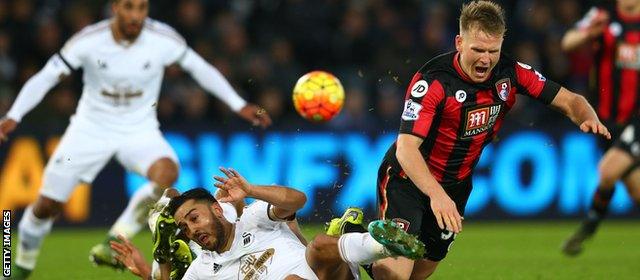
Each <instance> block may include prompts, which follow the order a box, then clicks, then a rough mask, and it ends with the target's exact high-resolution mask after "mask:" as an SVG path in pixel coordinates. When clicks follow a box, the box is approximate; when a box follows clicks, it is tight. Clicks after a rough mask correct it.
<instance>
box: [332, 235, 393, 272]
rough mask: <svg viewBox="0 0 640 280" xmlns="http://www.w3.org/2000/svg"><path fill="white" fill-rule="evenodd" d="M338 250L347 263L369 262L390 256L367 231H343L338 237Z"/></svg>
mask: <svg viewBox="0 0 640 280" xmlns="http://www.w3.org/2000/svg"><path fill="white" fill-rule="evenodd" d="M338 252H340V257H341V258H342V260H344V261H345V262H347V263H357V264H370V263H373V262H374V261H376V260H378V259H382V258H386V257H388V256H390V254H389V252H388V251H387V250H386V249H385V248H384V246H382V244H380V243H378V241H376V240H375V239H373V237H371V235H370V234H369V233H368V232H365V233H359V232H352V233H345V234H343V235H342V236H340V238H339V239H338Z"/></svg>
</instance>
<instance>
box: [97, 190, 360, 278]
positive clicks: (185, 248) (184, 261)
mask: <svg viewBox="0 0 640 280" xmlns="http://www.w3.org/2000/svg"><path fill="white" fill-rule="evenodd" d="M178 195H180V193H179V192H178V191H177V190H176V189H175V188H168V189H166V190H165V191H164V194H163V195H162V197H161V198H160V199H159V200H158V202H156V204H155V205H154V207H153V208H152V209H151V211H150V213H149V217H148V222H149V229H150V230H151V234H152V235H153V240H154V242H153V245H154V246H153V252H154V253H153V255H154V261H153V262H152V264H151V266H149V265H148V264H147V263H146V261H145V260H144V257H143V255H142V254H141V253H139V252H138V251H139V250H137V249H136V248H133V247H131V246H133V245H131V246H129V244H130V242H129V241H128V239H126V238H125V237H123V236H118V239H119V240H120V241H119V242H116V241H113V240H112V241H111V242H110V243H111V248H113V249H114V250H115V251H116V252H118V253H119V255H116V259H118V260H119V261H120V262H121V263H122V264H123V265H125V266H126V267H127V268H128V269H129V270H131V271H132V272H133V273H134V274H136V275H138V276H141V277H142V278H143V279H148V278H149V276H152V278H153V279H160V278H161V275H160V269H159V267H160V266H159V263H158V261H160V262H162V263H166V262H169V261H170V262H171V274H170V275H171V279H180V278H181V277H182V275H184V272H185V271H186V269H187V268H188V267H189V264H191V262H192V260H193V258H195V257H196V256H198V255H199V254H200V253H201V252H202V248H201V247H200V246H199V245H198V244H197V243H195V242H194V241H190V240H188V239H187V238H186V237H185V236H184V235H181V234H180V235H176V234H175V233H176V230H177V225H176V224H175V220H174V219H173V217H171V216H170V215H169V214H168V212H164V213H163V211H164V210H166V206H167V205H168V204H169V202H170V200H171V198H174V197H176V196H178ZM224 196H226V192H225V191H223V190H220V189H219V190H218V191H217V192H216V193H215V195H214V197H215V198H216V199H218V198H221V197H224ZM219 205H220V208H221V210H222V214H223V216H224V218H225V219H226V220H227V221H229V222H231V223H235V222H236V220H237V218H238V216H240V215H242V212H243V210H244V207H245V206H246V204H245V203H244V200H239V201H234V202H232V203H229V202H223V203H219ZM350 210H353V211H355V212H356V213H359V216H357V217H359V220H353V219H350V217H351V216H349V217H346V218H345V217H343V219H340V220H341V221H336V222H337V223H339V224H340V225H342V224H343V223H346V222H342V221H343V220H344V221H347V222H351V223H356V224H358V225H360V228H362V226H361V225H362V216H363V214H362V211H361V210H359V209H354V208H349V209H348V211H350ZM358 222H359V223H358ZM287 226H288V227H289V229H291V231H292V232H293V233H294V234H295V235H296V237H297V238H298V240H299V241H300V242H301V243H302V244H303V245H305V246H306V245H307V244H308V242H307V240H306V239H305V238H304V236H303V235H302V233H301V232H300V228H299V225H298V222H297V220H293V221H288V222H287ZM338 230H339V229H338ZM167 251H169V252H167Z"/></svg>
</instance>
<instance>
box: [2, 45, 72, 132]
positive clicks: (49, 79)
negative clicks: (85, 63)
mask: <svg viewBox="0 0 640 280" xmlns="http://www.w3.org/2000/svg"><path fill="white" fill-rule="evenodd" d="M62 63H63V62H62V61H61V59H60V57H58V55H57V54H56V55H54V56H53V57H51V59H49V61H48V62H47V64H46V65H45V66H44V68H42V69H41V70H40V72H38V73H36V74H35V75H33V77H31V78H30V79H29V80H28V81H27V82H26V83H25V84H24V86H23V87H22V89H21V90H20V92H19V93H18V97H17V98H16V101H15V102H14V103H13V105H12V106H11V109H9V112H7V115H6V116H5V117H4V118H2V120H0V144H1V143H2V142H3V141H6V140H7V138H8V136H9V134H10V133H11V132H13V130H15V129H16V127H17V126H18V123H19V122H20V121H21V120H22V117H24V115H26V114H27V113H28V112H29V111H31V110H32V109H33V108H34V107H36V105H38V104H39V103H40V101H42V99H43V98H44V96H45V95H46V94H47V92H48V91H49V90H50V89H51V88H52V87H53V86H55V85H56V84H57V83H58V82H59V81H60V78H61V77H64V75H66V74H67V73H66V71H67V70H66V69H65V68H64V67H66V66H62Z"/></svg>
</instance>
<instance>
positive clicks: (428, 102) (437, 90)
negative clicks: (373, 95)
mask: <svg viewBox="0 0 640 280" xmlns="http://www.w3.org/2000/svg"><path fill="white" fill-rule="evenodd" d="M444 98H445V92H444V88H443V87H442V84H441V83H440V81H438V80H435V79H429V77H427V75H425V74H423V73H420V72H418V73H416V74H415V75H414V76H413V79H411V83H409V86H408V87H407V92H406V95H405V100H404V110H403V111H402V117H401V121H400V133H405V134H413V135H415V136H418V137H421V138H425V137H426V136H427V133H428V131H429V129H430V128H431V124H432V121H433V118H434V116H435V115H436V114H437V111H438V107H439V106H440V104H441V103H442V102H444Z"/></svg>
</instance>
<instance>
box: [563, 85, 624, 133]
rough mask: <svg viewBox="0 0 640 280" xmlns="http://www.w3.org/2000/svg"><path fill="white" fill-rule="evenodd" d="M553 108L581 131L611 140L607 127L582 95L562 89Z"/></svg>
mask: <svg viewBox="0 0 640 280" xmlns="http://www.w3.org/2000/svg"><path fill="white" fill-rule="evenodd" d="M551 107H553V108H555V109H556V110H558V111H560V112H562V113H563V114H564V115H565V116H567V117H568V118H569V119H571V121H572V122H573V123H575V124H576V125H578V126H579V127H580V130H582V131H583V132H586V133H593V134H599V135H602V136H604V137H605V138H607V139H611V134H610V133H609V130H608V129H607V127H606V126H604V125H603V124H602V123H601V122H600V119H598V115H597V114H596V112H595V111H594V110H593V107H591V105H589V102H587V99H585V98H584V97H583V96H582V95H579V94H576V93H573V92H571V91H569V90H568V89H566V88H564V87H561V88H560V91H558V94H557V95H556V97H555V98H554V99H553V101H552V102H551Z"/></svg>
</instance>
